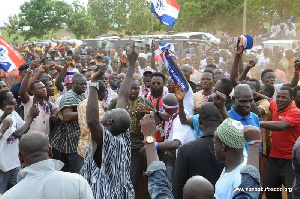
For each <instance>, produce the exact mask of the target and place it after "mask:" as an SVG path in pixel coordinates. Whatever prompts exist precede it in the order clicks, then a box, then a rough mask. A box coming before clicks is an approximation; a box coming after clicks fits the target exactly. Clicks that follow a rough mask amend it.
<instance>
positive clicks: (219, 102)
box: [212, 91, 226, 110]
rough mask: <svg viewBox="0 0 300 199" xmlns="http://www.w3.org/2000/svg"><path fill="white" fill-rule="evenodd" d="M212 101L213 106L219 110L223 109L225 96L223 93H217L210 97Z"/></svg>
mask: <svg viewBox="0 0 300 199" xmlns="http://www.w3.org/2000/svg"><path fill="white" fill-rule="evenodd" d="M212 99H213V102H214V104H215V106H216V107H217V108H218V109H219V110H220V109H222V108H224V107H225V100H226V96H225V95H224V94H223V93H221V92H219V91H217V92H216V93H214V94H213V95H212Z"/></svg>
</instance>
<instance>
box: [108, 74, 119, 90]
mask: <svg viewBox="0 0 300 199" xmlns="http://www.w3.org/2000/svg"><path fill="white" fill-rule="evenodd" d="M108 83H109V88H110V89H111V90H112V91H114V92H117V90H118V74H117V73H111V74H109V75H108Z"/></svg>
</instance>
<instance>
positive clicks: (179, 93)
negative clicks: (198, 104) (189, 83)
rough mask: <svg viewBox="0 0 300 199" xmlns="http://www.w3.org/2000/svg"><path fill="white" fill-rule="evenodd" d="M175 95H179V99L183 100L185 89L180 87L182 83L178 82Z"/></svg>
mask: <svg viewBox="0 0 300 199" xmlns="http://www.w3.org/2000/svg"><path fill="white" fill-rule="evenodd" d="M175 96H176V97H177V99H178V101H183V98H184V96H185V93H184V91H183V89H182V88H181V87H180V84H177V85H176V87H175Z"/></svg>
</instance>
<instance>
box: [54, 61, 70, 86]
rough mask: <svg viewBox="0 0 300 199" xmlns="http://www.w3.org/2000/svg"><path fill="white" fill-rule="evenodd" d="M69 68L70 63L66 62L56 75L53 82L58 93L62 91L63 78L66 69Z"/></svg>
mask: <svg viewBox="0 0 300 199" xmlns="http://www.w3.org/2000/svg"><path fill="white" fill-rule="evenodd" d="M69 66H70V63H69V62H68V61H67V60H66V62H65V66H64V67H63V69H62V70H61V71H60V73H59V74H58V75H57V77H56V80H55V86H56V87H57V89H58V90H59V91H63V90H64V85H63V84H62V82H63V79H64V77H65V76H66V74H67V70H68V67H69Z"/></svg>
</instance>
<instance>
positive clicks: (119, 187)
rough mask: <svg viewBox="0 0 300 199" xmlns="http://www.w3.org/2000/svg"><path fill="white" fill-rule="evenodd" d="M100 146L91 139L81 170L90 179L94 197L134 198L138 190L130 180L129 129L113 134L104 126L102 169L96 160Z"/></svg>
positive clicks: (109, 198)
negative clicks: (94, 158)
mask: <svg viewBox="0 0 300 199" xmlns="http://www.w3.org/2000/svg"><path fill="white" fill-rule="evenodd" d="M103 128H104V127H103ZM96 149H97V144H96V142H94V141H91V144H90V147H89V149H88V152H87V153H86V156H85V160H84V165H83V168H82V169H81V172H80V173H81V175H82V176H83V177H84V178H85V179H86V180H87V181H88V182H89V184H90V186H91V188H92V191H93V194H94V198H95V199H103V198H106V199H132V198H134V189H133V185H132V182H131V180H130V159H131V148H130V133H129V129H127V130H126V132H125V133H121V134H119V135H118V136H113V135H112V134H111V133H110V132H109V131H108V130H107V129H105V128H104V132H103V152H102V154H103V156H102V162H101V169H100V168H98V166H97V164H96V163H95V161H94V160H93V156H94V153H95V151H96Z"/></svg>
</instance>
